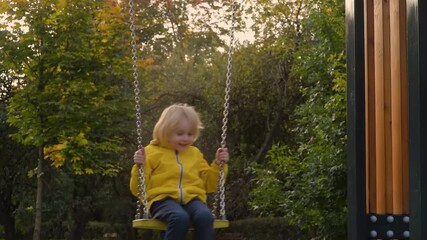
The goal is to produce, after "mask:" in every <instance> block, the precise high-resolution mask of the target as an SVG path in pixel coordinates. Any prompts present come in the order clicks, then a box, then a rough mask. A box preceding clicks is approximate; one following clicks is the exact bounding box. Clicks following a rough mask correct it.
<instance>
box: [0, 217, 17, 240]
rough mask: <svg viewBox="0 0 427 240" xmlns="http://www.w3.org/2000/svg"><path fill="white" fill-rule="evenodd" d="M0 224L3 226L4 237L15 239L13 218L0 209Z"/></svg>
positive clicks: (7, 239) (10, 239) (8, 239)
mask: <svg viewBox="0 0 427 240" xmlns="http://www.w3.org/2000/svg"><path fill="white" fill-rule="evenodd" d="M0 216H2V219H1V225H3V227H4V233H5V239H6V240H15V239H17V236H16V231H15V218H14V217H13V216H12V214H10V213H5V212H3V211H0Z"/></svg>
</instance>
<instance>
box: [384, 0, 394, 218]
mask: <svg viewBox="0 0 427 240" xmlns="http://www.w3.org/2000/svg"><path fill="white" fill-rule="evenodd" d="M393 1H394V0H393ZM382 4H383V47H384V50H383V54H384V55H383V56H384V58H383V61H384V63H383V67H384V69H383V71H384V123H383V124H384V164H385V179H386V181H385V191H386V212H387V213H391V212H393V184H392V183H393V174H392V149H391V144H392V143H391V140H392V138H391V137H392V134H391V132H392V130H391V68H390V62H391V55H390V3H389V1H388V0H383V1H382ZM393 57H394V56H393Z"/></svg>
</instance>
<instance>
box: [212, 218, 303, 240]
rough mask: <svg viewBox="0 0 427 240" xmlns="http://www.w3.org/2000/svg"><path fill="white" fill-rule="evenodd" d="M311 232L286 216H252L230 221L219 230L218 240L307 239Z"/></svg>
mask: <svg viewBox="0 0 427 240" xmlns="http://www.w3.org/2000/svg"><path fill="white" fill-rule="evenodd" d="M310 238H311V237H310V233H308V232H307V231H302V230H301V229H299V228H298V227H296V226H291V225H289V223H288V221H287V220H286V219H284V218H252V219H244V220H237V221H233V222H230V227H229V228H227V229H222V230H219V231H218V233H217V237H216V239H217V240H243V239H244V240H260V239H268V240H307V239H310Z"/></svg>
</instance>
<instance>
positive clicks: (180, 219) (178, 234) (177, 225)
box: [151, 199, 190, 240]
mask: <svg viewBox="0 0 427 240" xmlns="http://www.w3.org/2000/svg"><path fill="white" fill-rule="evenodd" d="M151 212H152V214H153V217H154V218H156V219H160V220H164V221H166V222H167V225H168V229H167V230H166V231H165V232H164V234H162V235H163V238H162V239H164V240H181V239H182V240H183V239H185V235H186V233H187V231H188V228H189V227H190V217H189V216H188V213H187V212H186V211H185V210H184V209H183V208H182V206H181V205H180V204H178V203H177V202H176V201H174V200H172V199H165V200H161V201H158V202H154V203H153V205H152V206H151Z"/></svg>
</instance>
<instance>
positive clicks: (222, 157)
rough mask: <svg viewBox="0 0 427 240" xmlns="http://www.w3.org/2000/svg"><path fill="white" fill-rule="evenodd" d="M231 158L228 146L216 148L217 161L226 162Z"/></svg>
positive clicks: (219, 163)
mask: <svg viewBox="0 0 427 240" xmlns="http://www.w3.org/2000/svg"><path fill="white" fill-rule="evenodd" d="M229 160H230V156H229V155H228V148H218V150H216V160H215V161H216V163H217V164H218V165H221V164H226V163H228V161H229Z"/></svg>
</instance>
